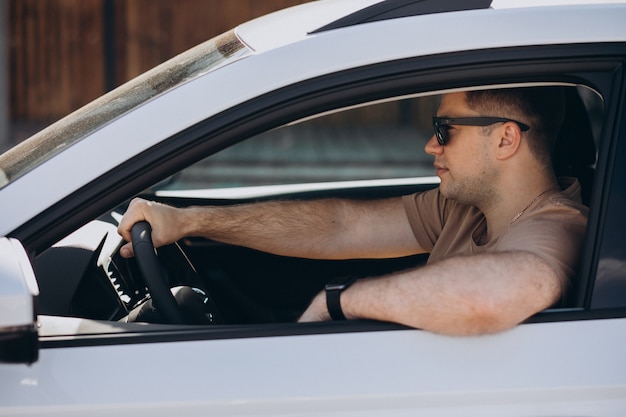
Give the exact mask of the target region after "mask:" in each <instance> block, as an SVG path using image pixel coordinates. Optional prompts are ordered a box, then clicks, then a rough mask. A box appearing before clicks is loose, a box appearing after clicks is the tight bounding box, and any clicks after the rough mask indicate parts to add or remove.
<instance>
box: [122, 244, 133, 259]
mask: <svg viewBox="0 0 626 417" xmlns="http://www.w3.org/2000/svg"><path fill="white" fill-rule="evenodd" d="M120 255H122V258H132V257H133V256H135V252H134V251H133V244H132V243H126V244H125V245H124V246H122V247H121V248H120Z"/></svg>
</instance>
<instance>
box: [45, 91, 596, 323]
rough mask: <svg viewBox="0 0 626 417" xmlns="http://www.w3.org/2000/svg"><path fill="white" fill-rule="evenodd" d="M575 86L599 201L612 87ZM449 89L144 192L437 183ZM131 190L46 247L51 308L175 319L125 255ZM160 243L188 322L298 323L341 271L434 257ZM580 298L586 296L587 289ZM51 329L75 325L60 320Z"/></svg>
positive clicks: (563, 171)
mask: <svg viewBox="0 0 626 417" xmlns="http://www.w3.org/2000/svg"><path fill="white" fill-rule="evenodd" d="M566 90H567V109H566V116H565V121H564V124H563V126H564V127H563V128H562V130H561V133H560V135H559V137H558V139H557V144H556V150H555V153H554V155H555V157H554V166H555V170H556V172H557V174H558V175H565V176H574V177H577V178H578V179H579V180H580V182H581V184H582V187H583V199H584V201H585V203H586V204H590V198H591V187H592V185H593V176H594V168H595V163H596V155H597V152H596V147H597V138H598V136H599V130H600V129H601V124H602V117H603V116H602V112H603V104H602V98H601V97H600V96H599V94H597V93H596V92H595V91H592V90H591V89H589V88H587V87H583V86H575V85H572V86H569V87H567V89H566ZM439 99H440V95H439V94H416V95H414V96H409V97H405V96H403V97H394V98H393V99H388V100H382V101H376V102H372V103H364V104H363V105H360V106H352V107H349V108H344V109H340V110H338V111H335V112H329V113H323V114H320V115H319V116H318V117H311V118H306V119H304V120H297V121H293V122H291V123H287V124H285V125H283V126H281V127H279V128H276V129H272V130H270V131H268V132H264V133H261V134H258V135H255V136H254V137H251V138H249V139H247V140H245V141H242V142H239V143H238V144H235V145H233V146H232V147H230V148H226V149H224V150H223V151H221V152H218V153H216V154H214V155H211V156H209V157H207V158H206V159H204V160H202V161H200V162H197V163H195V164H194V165H192V166H190V167H187V168H185V169H184V170H182V171H180V172H179V173H177V174H176V175H174V176H171V177H169V178H167V179H165V180H163V181H161V182H159V183H158V184H155V185H154V186H153V187H151V188H149V189H147V190H145V191H144V192H143V193H142V194H141V196H142V197H144V198H147V199H151V200H156V201H160V202H163V203H166V204H171V205H174V206H189V205H228V204H241V203H249V202H255V201H263V200H271V199H300V200H306V199H314V198H324V197H344V198H357V199H365V198H380V197H385V196H392V195H393V196H397V195H403V194H408V193H413V192H419V191H423V190H426V189H430V188H433V187H436V186H437V178H436V177H434V170H433V167H432V160H431V158H430V157H429V156H428V155H426V154H425V153H424V152H423V146H424V144H425V143H426V141H427V140H428V139H429V138H430V135H431V134H432V133H431V132H432V127H431V126H430V123H431V122H430V118H431V116H432V115H433V114H434V112H435V111H436V108H437V105H438V101H439ZM381 155H382V156H381ZM129 201H130V200H128V201H126V202H124V203H123V204H121V205H119V206H118V207H115V208H114V209H112V210H111V211H109V212H107V213H104V214H103V215H101V216H100V217H99V218H97V219H94V220H92V221H91V222H89V223H87V224H85V225H84V226H82V227H81V228H80V229H78V230H76V231H75V232H73V233H72V234H70V235H68V236H66V237H65V238H63V239H62V240H60V241H59V242H57V243H56V244H55V245H53V246H51V247H50V248H49V249H47V250H45V251H43V252H42V253H41V254H39V255H38V256H37V257H36V258H35V259H34V269H35V274H36V276H37V279H38V282H39V287H40V296H39V300H38V303H39V305H38V310H39V311H38V312H39V314H40V315H42V316H48V317H72V318H80V319H88V320H93V321H94V322H108V323H120V325H121V323H124V325H126V323H151V324H172V323H173V321H172V319H171V317H169V316H167V314H161V309H160V307H161V305H162V304H164V303H166V301H162V300H161V299H159V302H158V303H157V302H154V303H153V301H154V299H153V298H157V297H156V296H155V297H151V293H153V294H154V291H156V289H155V288H153V285H154V284H151V283H149V278H146V277H145V276H144V275H145V271H144V272H142V270H141V268H140V267H139V265H138V262H137V259H136V258H132V259H124V258H122V257H121V256H120V255H119V248H120V246H121V245H122V244H123V243H124V242H123V240H122V238H121V237H120V236H119V235H118V234H117V231H116V229H117V224H118V222H119V220H120V218H121V216H122V215H123V213H124V211H125V209H126V206H127V204H128V202H129ZM156 252H157V253H158V266H157V268H159V269H160V271H157V272H154V274H155V275H158V276H159V278H156V279H157V280H161V281H167V283H165V282H164V284H165V285H166V288H167V289H168V290H169V288H170V287H171V288H176V289H175V290H174V291H173V293H174V295H173V299H174V300H175V303H176V306H177V307H174V308H175V309H178V310H179V312H180V313H181V314H182V317H183V323H186V324H193V325H210V324H218V325H242V324H259V323H291V322H294V321H295V320H296V319H297V318H298V317H299V315H300V314H301V313H302V312H303V311H304V309H305V308H306V306H307V305H308V303H309V301H310V300H311V299H312V297H313V296H314V295H315V294H316V293H318V292H319V291H320V290H321V289H322V288H323V286H324V285H325V284H326V283H327V282H330V281H332V280H333V279H335V278H338V277H345V276H352V277H356V278H360V277H371V276H377V275H382V274H386V273H390V272H393V271H398V270H403V269H407V268H415V267H418V266H419V265H422V264H424V263H425V262H426V261H427V259H428V256H427V255H415V256H409V257H405V258H400V259H350V260H328V261H322V260H309V259H299V258H289V257H283V256H277V255H272V254H268V253H263V252H259V251H255V250H252V249H247V248H243V247H237V246H232V245H226V244H222V243H219V242H215V241H211V240H207V239H202V238H185V239H183V240H181V241H179V242H177V243H176V244H174V245H170V246H166V247H162V248H158V250H157V251H156ZM152 253H154V251H152ZM150 274H152V273H150ZM578 285H580V286H582V285H585V284H584V283H580V284H578ZM576 291H578V289H577V290H576ZM168 292H169V291H168ZM168 296H169V295H168ZM168 296H165V297H168ZM168 302H169V301H168ZM568 302H569V303H575V302H576V297H571V299H570V300H569V301H568ZM156 304H159V306H157V305H156ZM164 316H165V317H164ZM86 328H87V329H88V328H89V326H87V327H86ZM120 328H124V329H126V328H125V327H123V325H122V327H120ZM144 328H145V326H144ZM42 330H43V331H44V333H45V332H46V329H42ZM47 331H48V332H49V333H48V334H55V332H61V333H63V331H65V330H59V329H58V328H56V327H55V326H50V327H49V329H48V330H47ZM83 331H84V332H89V331H90V330H83ZM91 331H94V330H93V329H92V330H91Z"/></svg>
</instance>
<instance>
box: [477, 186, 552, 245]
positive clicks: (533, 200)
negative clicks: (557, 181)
mask: <svg viewBox="0 0 626 417" xmlns="http://www.w3.org/2000/svg"><path fill="white" fill-rule="evenodd" d="M559 189H560V187H559V186H558V185H555V186H554V187H550V188H548V189H547V190H545V191H542V192H541V193H539V194H538V195H537V196H536V197H535V198H533V199H532V200H530V203H528V205H527V206H526V207H524V208H523V209H522V211H520V212H519V213H517V214H516V215H515V217H513V220H511V221H510V222H509V227H511V226H512V225H513V223H515V222H516V221H517V220H518V219H519V218H520V217H522V215H523V214H524V213H526V210H528V209H529V208H530V207H531V206H532V205H533V204H535V203H536V202H537V200H539V199H540V198H541V197H542V196H544V195H545V194H547V193H549V192H550V191H557V190H559ZM487 231H488V230H487V228H485V231H484V232H483V233H482V234H481V235H480V238H479V239H478V244H479V245H482V244H484V243H486V242H485V239H487Z"/></svg>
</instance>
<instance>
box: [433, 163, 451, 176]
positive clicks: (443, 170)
mask: <svg viewBox="0 0 626 417" xmlns="http://www.w3.org/2000/svg"><path fill="white" fill-rule="evenodd" d="M433 166H434V167H435V170H436V171H437V176H438V177H441V176H442V175H443V174H445V173H446V172H448V169H447V168H446V167H444V166H443V165H441V164H438V163H436V162H435V163H434V164H433Z"/></svg>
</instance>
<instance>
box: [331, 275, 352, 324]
mask: <svg viewBox="0 0 626 417" xmlns="http://www.w3.org/2000/svg"><path fill="white" fill-rule="evenodd" d="M354 281H355V279H354V278H352V277H348V278H342V279H340V280H337V281H334V282H332V283H329V284H326V287H325V291H326V308H327V309H328V314H329V315H330V318H331V319H333V320H335V321H340V320H345V319H346V316H345V315H344V314H343V310H342V309H341V293H342V292H343V291H345V290H346V289H347V288H348V287H349V286H350V285H352V284H353V283H354Z"/></svg>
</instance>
